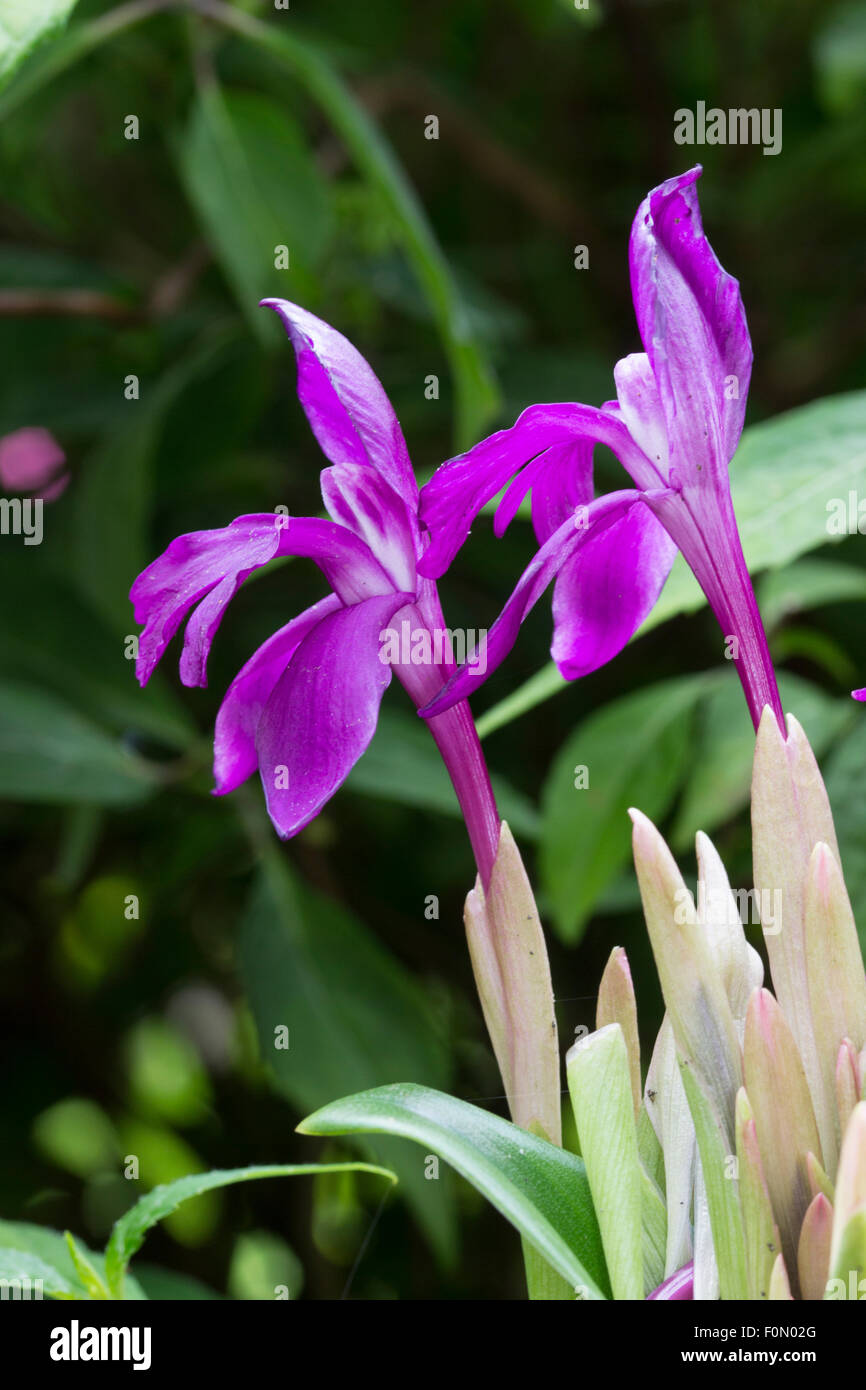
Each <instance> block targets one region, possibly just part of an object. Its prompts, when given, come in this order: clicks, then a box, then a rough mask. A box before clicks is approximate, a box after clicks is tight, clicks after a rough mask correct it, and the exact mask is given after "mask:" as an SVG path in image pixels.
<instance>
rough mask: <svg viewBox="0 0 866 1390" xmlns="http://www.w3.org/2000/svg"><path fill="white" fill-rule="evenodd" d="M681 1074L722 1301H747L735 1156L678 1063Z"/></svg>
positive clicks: (688, 1069)
mask: <svg viewBox="0 0 866 1390" xmlns="http://www.w3.org/2000/svg"><path fill="white" fill-rule="evenodd" d="M680 1074H681V1076H682V1079H683V1088H684V1090H685V1093H686V1099H687V1100H688V1102H689V1109H690V1110H691V1112H692V1119H693V1120H694V1123H695V1135H696V1138H697V1143H698V1152H699V1154H700V1159H701V1168H702V1170H703V1175H704V1183H705V1188H706V1200H707V1208H708V1210H709V1216H710V1227H711V1230H712V1233H713V1246H714V1249H715V1255H716V1263H717V1265H718V1269H719V1294H720V1296H721V1297H722V1298H723V1299H742V1298H747V1297H748V1277H747V1273H746V1246H745V1240H744V1238H743V1213H742V1208H741V1206H740V1196H739V1192H738V1188H737V1181H736V1168H735V1155H734V1154H733V1152H732V1148H733V1146H731V1148H730V1149H729V1148H728V1147H727V1144H726V1142H725V1138H724V1132H723V1130H722V1128H721V1127H720V1125H719V1124H718V1121H717V1119H716V1116H715V1114H714V1111H713V1106H712V1103H711V1101H710V1099H709V1097H708V1096H707V1094H706V1092H705V1091H704V1089H703V1086H702V1085H701V1083H700V1082H699V1080H698V1078H697V1077H696V1076H695V1074H694V1072H693V1071H692V1069H691V1067H689V1066H687V1065H686V1064H685V1063H684V1062H683V1061H682V1059H681V1060H680Z"/></svg>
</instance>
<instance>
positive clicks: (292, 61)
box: [213, 5, 499, 449]
mask: <svg viewBox="0 0 866 1390" xmlns="http://www.w3.org/2000/svg"><path fill="white" fill-rule="evenodd" d="M213 14H214V18H217V19H218V20H219V21H220V22H221V23H223V24H225V25H227V26H228V27H230V28H232V29H234V30H235V31H236V32H237V33H239V34H241V35H243V36H244V37H245V38H248V39H250V40H252V41H253V42H254V43H256V44H258V45H259V47H260V48H261V49H262V50H263V51H265V52H267V53H269V54H270V55H271V57H272V58H274V59H275V60H276V61H277V62H278V63H279V64H280V65H281V66H283V67H285V68H287V69H288V70H289V71H290V72H291V73H292V76H293V77H294V79H295V80H296V81H297V82H298V83H299V84H300V86H302V87H303V88H304V89H305V90H306V92H307V94H308V95H309V96H310V97H311V98H312V99H313V101H315V102H316V103H317V104H318V105H319V106H320V107H321V108H322V110H323V111H324V113H325V115H326V116H327V118H328V120H329V121H330V122H331V124H332V125H333V127H334V129H335V130H336V131H337V133H338V134H339V135H340V137H341V139H342V140H343V142H344V143H345V145H346V148H347V149H348V150H349V152H350V153H351V155H352V157H353V159H354V160H355V163H356V164H357V166H358V169H359V170H360V172H361V173H362V174H363V175H364V177H365V178H366V179H367V180H368V181H369V182H370V183H371V184H372V185H374V186H375V187H376V188H377V189H378V190H379V192H380V194H381V196H382V199H383V201H384V203H385V204H386V206H387V207H388V208H389V210H390V212H391V214H392V216H393V217H394V219H395V221H396V222H397V224H398V225H399V227H400V230H401V233H402V237H403V244H404V248H405V252H406V255H407V257H408V260H409V262H410V264H411V265H412V268H413V270H414V271H415V274H416V276H417V278H418V282H419V284H420V285H421V288H422V289H423V291H424V293H425V295H426V297H427V299H428V301H429V303H430V306H431V308H432V310H433V314H434V317H435V319H436V324H437V327H438V329H439V334H440V336H441V338H442V341H443V343H444V345H445V349H446V352H447V353H448V359H449V362H450V365H451V371H452V373H453V377H454V389H455V397H456V400H455V418H456V425H455V432H456V438H457V445H458V447H459V448H461V449H466V448H468V447H469V445H470V444H473V443H475V441H476V440H477V439H479V438H480V436H481V434H482V433H483V430H484V426H485V425H486V424H487V422H488V421H489V420H490V419H491V417H492V416H493V415H494V414H495V413H496V411H497V409H498V406H499V392H498V390H497V387H496V385H495V381H494V378H493V374H492V371H491V368H490V365H489V363H488V362H487V360H486V358H485V356H484V354H483V353H482V350H481V348H480V346H479V344H478V341H477V338H476V336H475V334H474V332H473V329H472V325H471V321H470V317H469V314H468V313H467V310H466V307H465V305H464V303H463V299H462V296H461V293H460V289H459V286H458V284H457V282H456V280H455V278H454V276H453V274H452V272H451V269H450V267H449V265H448V262H447V260H446V259H445V256H444V255H443V253H442V250H441V248H440V246H439V245H438V243H437V241H436V238H435V236H434V234H433V231H432V229H431V227H430V224H429V222H428V221H427V216H426V213H425V212H424V209H423V207H422V205H421V202H420V200H419V198H418V195H417V194H416V192H415V190H414V189H413V188H412V186H411V184H410V183H409V182H408V180H407V178H406V176H405V174H404V173H403V170H402V168H401V167H400V164H399V163H398V162H397V159H396V157H395V155H394V152H393V151H392V149H391V147H390V145H388V143H387V142H386V141H385V139H384V138H383V136H382V134H381V132H380V131H379V129H378V127H377V126H376V125H375V123H374V122H373V120H372V119H371V118H370V116H369V114H368V112H367V111H366V110H365V108H364V107H363V106H362V105H361V103H360V102H359V101H358V100H357V99H356V98H355V96H354V95H353V93H352V92H351V91H350V89H349V88H348V87H347V86H346V85H345V84H344V83H343V81H342V80H341V78H340V76H339V75H338V73H337V72H336V71H335V70H334V68H333V67H332V66H331V64H330V63H329V62H328V61H327V59H326V58H325V57H324V56H323V54H322V52H321V51H320V49H319V48H318V47H317V46H316V45H315V44H313V43H311V42H310V41H309V40H308V39H303V38H300V37H299V36H298V35H297V34H296V33H295V32H294V31H293V30H289V29H288V28H287V27H286V26H284V25H283V26H280V27H279V28H277V26H275V25H269V24H262V23H261V22H260V21H259V20H257V19H254V18H253V17H252V16H250V15H247V14H244V13H242V12H241V11H240V10H237V9H233V8H230V7H229V6H227V5H223V6H220V7H219V9H218V10H217V9H216V7H214V11H213Z"/></svg>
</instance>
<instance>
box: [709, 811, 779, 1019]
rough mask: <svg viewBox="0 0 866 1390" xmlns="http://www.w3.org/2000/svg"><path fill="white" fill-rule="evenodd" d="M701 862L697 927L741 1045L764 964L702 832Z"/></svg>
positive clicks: (715, 856)
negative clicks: (747, 1017) (732, 1018)
mask: <svg viewBox="0 0 866 1390" xmlns="http://www.w3.org/2000/svg"><path fill="white" fill-rule="evenodd" d="M695 850H696V854H697V860H698V902H697V909H698V923H699V925H700V926H701V927H702V929H703V931H704V934H705V936H706V939H707V942H708V944H709V947H710V952H711V954H712V957H713V960H714V962H715V965H716V969H717V970H718V972H719V974H720V976H721V978H722V983H723V985H724V987H725V993H726V994H727V996H728V1003H729V1004H730V1006H731V1013H732V1014H733V1017H734V1025H735V1027H736V1030H737V1037H738V1038H739V1041H740V1043H742V1041H743V1031H744V1029H745V1026H746V1008H747V1007H748V1003H749V999H750V998H751V995H752V991H753V990H754V989H757V988H758V986H760V985H762V984H763V983H764V963H763V961H762V960H761V957H760V956H759V955H758V952H757V951H756V950H755V949H754V948H753V947H752V946H750V945H749V943H748V942H747V940H746V933H745V931H744V930H743V924H742V922H741V920H740V913H739V909H738V907H737V903H736V899H735V898H734V895H733V894H732V892H731V887H730V884H729V882H728V875H727V873H726V872H725V866H724V864H723V863H722V861H721V859H720V858H719V853H718V850H717V849H716V847H715V845H714V844H713V842H712V840H710V839H709V837H708V836H707V835H705V834H704V833H703V831H699V832H698V834H697V836H696V838H695Z"/></svg>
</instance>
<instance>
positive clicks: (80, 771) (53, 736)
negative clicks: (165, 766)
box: [0, 680, 159, 806]
mask: <svg viewBox="0 0 866 1390" xmlns="http://www.w3.org/2000/svg"><path fill="white" fill-rule="evenodd" d="M158 785H159V778H158V774H157V773H156V772H155V771H153V770H152V769H151V768H150V767H149V766H148V764H147V763H145V762H144V761H143V759H141V758H138V757H136V756H135V755H134V754H133V753H130V752H129V751H128V749H126V748H125V747H124V746H123V745H122V744H121V743H120V742H119V741H118V740H116V739H114V738H112V737H110V736H109V735H108V734H106V733H104V732H103V731H102V730H101V729H99V728H98V727H97V726H96V725H95V724H92V723H90V721H89V720H87V719H85V718H84V717H83V715H80V714H78V713H77V711H76V710H74V709H72V707H71V706H70V705H68V704H67V703H66V701H65V700H63V699H61V698H60V697H59V696H57V695H51V694H49V693H48V692H47V691H44V690H40V689H38V687H36V686H31V685H25V684H23V683H22V682H18V681H5V680H0V796H5V797H9V798H11V799H12V800H19V801H44V802H61V803H62V802H88V803H91V804H95V805H99V806H131V805H134V804H135V803H136V802H140V801H143V800H144V799H145V798H146V797H148V796H150V795H151V793H152V792H153V791H155V790H156V788H157V786H158Z"/></svg>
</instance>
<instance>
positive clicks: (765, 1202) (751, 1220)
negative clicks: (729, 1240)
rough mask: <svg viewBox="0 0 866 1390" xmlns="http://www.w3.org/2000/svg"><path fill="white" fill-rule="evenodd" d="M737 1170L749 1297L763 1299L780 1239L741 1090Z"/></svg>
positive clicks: (749, 1112) (749, 1111)
mask: <svg viewBox="0 0 866 1390" xmlns="http://www.w3.org/2000/svg"><path fill="white" fill-rule="evenodd" d="M737 1172H738V1174H739V1183H740V1204H741V1206H742V1210H743V1230H744V1232H745V1237H746V1270H747V1272H748V1279H749V1297H750V1298H753V1299H765V1298H769V1296H770V1279H771V1278H772V1274H773V1265H774V1264H775V1262H776V1256H777V1255H778V1254H779V1253H780V1250H781V1242H780V1239H779V1231H778V1228H777V1226H776V1223H775V1221H774V1220H773V1208H772V1206H771V1203H770V1193H769V1191H768V1189H767V1182H766V1179H765V1177H764V1168H763V1164H762V1163H761V1153H760V1150H759V1148H758V1136H757V1133H756V1130H755V1118H754V1116H753V1114H752V1107H751V1105H750V1104H749V1098H748V1096H747V1095H746V1092H745V1091H744V1090H741V1091H740V1092H739V1094H738V1095H737Z"/></svg>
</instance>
